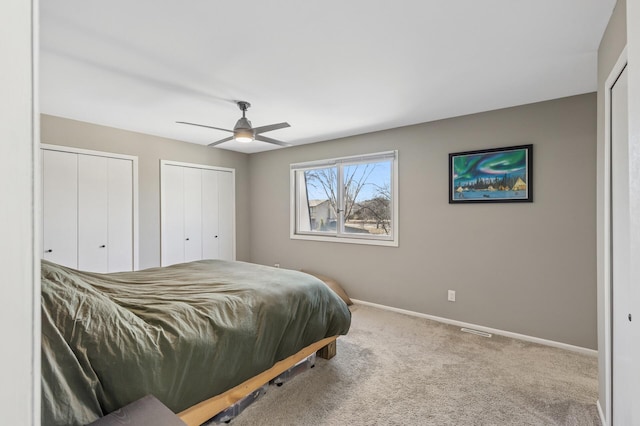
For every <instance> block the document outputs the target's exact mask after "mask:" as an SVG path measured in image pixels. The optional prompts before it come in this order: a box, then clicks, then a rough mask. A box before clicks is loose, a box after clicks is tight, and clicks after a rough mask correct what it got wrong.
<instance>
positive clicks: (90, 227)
mask: <svg viewBox="0 0 640 426" xmlns="http://www.w3.org/2000/svg"><path fill="white" fill-rule="evenodd" d="M108 190H109V186H108V181H107V158H106V157H97V156H93V155H79V156H78V269H81V270H83V271H92V272H108V269H109V268H108V265H109V263H108V257H107V242H108V233H107V229H108V223H109V222H108V220H109V219H108Z"/></svg>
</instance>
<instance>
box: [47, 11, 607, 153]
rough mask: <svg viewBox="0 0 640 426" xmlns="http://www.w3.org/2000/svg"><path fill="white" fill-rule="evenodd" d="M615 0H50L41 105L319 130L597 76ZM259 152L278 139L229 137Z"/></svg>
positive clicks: (154, 124)
mask: <svg viewBox="0 0 640 426" xmlns="http://www.w3.org/2000/svg"><path fill="white" fill-rule="evenodd" d="M614 5H615V0H562V1H559V0H483V1H478V0H457V1H445V0H395V1H391V0H387V1H382V0H375V1H371V0H350V1H345V0H324V1H318V2H304V1H294V0H288V1H287V0H272V1H251V0H249V1H231V0H195V1H188V2H187V1H178V0H173V1H170V0H160V1H159V0H153V1H152V0H136V1H123V0H110V1H101V2H96V1H87V0H65V1H44V2H40V58H39V61H40V104H41V112H43V113H45V114H51V115H56V116H61V117H68V118H73V119H77V120H81V121H87V122H91V123H97V124H102V125H107V126H112V127H117V128H121V129H127V130H132V131H137V132H141V133H147V134H152V135H158V136H163V137H168V138H173V139H178V140H183V141H188V142H193V143H198V144H203V145H206V144H209V143H211V142H213V141H216V140H218V139H222V138H224V137H226V136H229V134H228V133H225V132H222V131H218V130H209V129H201V128H197V127H191V126H185V125H180V124H176V123H175V121H190V122H196V123H202V124H208V125H212V126H216V127H223V128H233V125H234V124H235V122H236V120H237V119H238V118H239V117H240V115H241V113H240V111H239V109H238V108H237V106H236V105H235V104H234V101H235V100H246V101H249V102H251V104H252V107H251V108H250V109H249V110H248V112H247V117H248V118H249V119H250V120H251V121H252V123H253V125H254V126H263V125H267V124H272V123H277V122H281V121H287V122H289V123H290V124H291V126H292V127H290V128H287V129H281V130H276V131H273V132H269V133H266V134H265V136H268V137H272V138H276V139H280V140H283V141H287V142H290V143H292V144H304V143H311V142H317V141H323V140H328V139H334V138H338V137H343V136H350V135H355V134H361V133H366V132H371V131H376V130H382V129H388V128H394V127H399V126H405V125H410V124H415V123H421V122H427V121H432V120H437V119H442V118H447V117H454V116H459V115H464V114H470V113H475V112H480V111H487V110H493V109H497V108H503V107H509V106H514V105H522V104H526V103H531V102H537V101H542V100H547V99H553V98H560V97H564V96H570V95H576V94H581V93H587V92H592V91H595V90H596V72H597V71H596V64H597V49H598V45H599V43H600V39H601V37H602V34H603V32H604V29H605V27H606V23H607V21H608V20H609V17H610V15H611V12H612V10H613V6H614ZM220 148H225V149H231V150H235V151H240V152H246V153H252V152H260V151H265V150H269V149H275V148H277V147H276V146H275V145H270V144H266V143H263V142H255V141H254V142H251V143H249V144H241V143H238V142H228V143H225V144H223V145H220Z"/></svg>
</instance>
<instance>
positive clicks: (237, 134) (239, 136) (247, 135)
mask: <svg viewBox="0 0 640 426" xmlns="http://www.w3.org/2000/svg"><path fill="white" fill-rule="evenodd" d="M233 139H235V140H236V141H237V142H245V143H246V142H251V141H253V139H254V135H253V131H252V130H250V129H236V130H234V132H233Z"/></svg>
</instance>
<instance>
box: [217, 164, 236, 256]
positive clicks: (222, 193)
mask: <svg viewBox="0 0 640 426" xmlns="http://www.w3.org/2000/svg"><path fill="white" fill-rule="evenodd" d="M234 185H235V182H234V178H233V173H231V172H222V171H221V172H218V217H219V219H218V247H219V251H218V258H219V259H223V260H235V252H234V246H233V244H234V239H235V235H234V230H235V224H234V221H235V218H234V215H235V204H236V200H235V188H234Z"/></svg>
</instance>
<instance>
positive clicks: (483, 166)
mask: <svg viewBox="0 0 640 426" xmlns="http://www.w3.org/2000/svg"><path fill="white" fill-rule="evenodd" d="M531 202H533V145H532V144H529V145H517V146H507V147H502V148H491V149H481V150H476V151H464V152H455V153H451V154H449V204H466V203H531Z"/></svg>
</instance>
